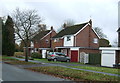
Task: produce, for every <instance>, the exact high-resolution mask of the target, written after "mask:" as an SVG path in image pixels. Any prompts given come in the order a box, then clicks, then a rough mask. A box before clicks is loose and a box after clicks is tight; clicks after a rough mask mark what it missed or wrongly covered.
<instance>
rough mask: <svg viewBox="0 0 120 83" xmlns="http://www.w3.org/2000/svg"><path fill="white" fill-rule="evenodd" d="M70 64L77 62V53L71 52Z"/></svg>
mask: <svg viewBox="0 0 120 83" xmlns="http://www.w3.org/2000/svg"><path fill="white" fill-rule="evenodd" d="M71 62H78V51H73V50H72V51H71Z"/></svg>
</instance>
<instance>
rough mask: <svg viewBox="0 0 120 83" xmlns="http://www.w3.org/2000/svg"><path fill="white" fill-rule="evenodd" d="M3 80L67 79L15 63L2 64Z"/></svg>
mask: <svg viewBox="0 0 120 83" xmlns="http://www.w3.org/2000/svg"><path fill="white" fill-rule="evenodd" d="M2 72H3V73H2V80H3V81H65V79H62V78H57V77H54V76H50V75H46V74H42V73H38V72H33V71H30V70H25V69H21V68H18V67H15V66H13V65H8V64H4V63H3V65H2Z"/></svg>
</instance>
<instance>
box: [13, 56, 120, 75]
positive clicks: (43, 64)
mask: <svg viewBox="0 0 120 83" xmlns="http://www.w3.org/2000/svg"><path fill="white" fill-rule="evenodd" d="M14 58H16V57H14ZM16 59H19V60H22V61H24V59H20V58H16ZM29 62H35V63H40V64H36V65H35V64H34V65H29V66H24V65H23V66H21V67H24V68H26V67H38V66H60V67H65V68H70V69H75V70H82V71H88V72H93V73H100V74H106V75H110V76H117V77H120V75H118V74H111V73H105V72H99V71H93V70H87V69H80V68H74V67H69V66H73V65H74V66H90V65H83V64H68V63H66V64H65V63H62V64H60V63H45V62H40V61H35V60H29ZM19 67H20V66H19Z"/></svg>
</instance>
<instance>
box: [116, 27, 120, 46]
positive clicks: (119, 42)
mask: <svg viewBox="0 0 120 83" xmlns="http://www.w3.org/2000/svg"><path fill="white" fill-rule="evenodd" d="M117 32H118V47H120V27H119V29H118V30H117Z"/></svg>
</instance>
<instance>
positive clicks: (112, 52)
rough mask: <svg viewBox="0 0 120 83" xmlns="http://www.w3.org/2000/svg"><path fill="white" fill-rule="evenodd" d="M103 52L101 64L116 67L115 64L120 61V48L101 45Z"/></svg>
mask: <svg viewBox="0 0 120 83" xmlns="http://www.w3.org/2000/svg"><path fill="white" fill-rule="evenodd" d="M100 50H102V52H101V66H107V67H114V65H115V64H119V63H120V56H119V54H120V53H119V52H120V48H118V47H100Z"/></svg>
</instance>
